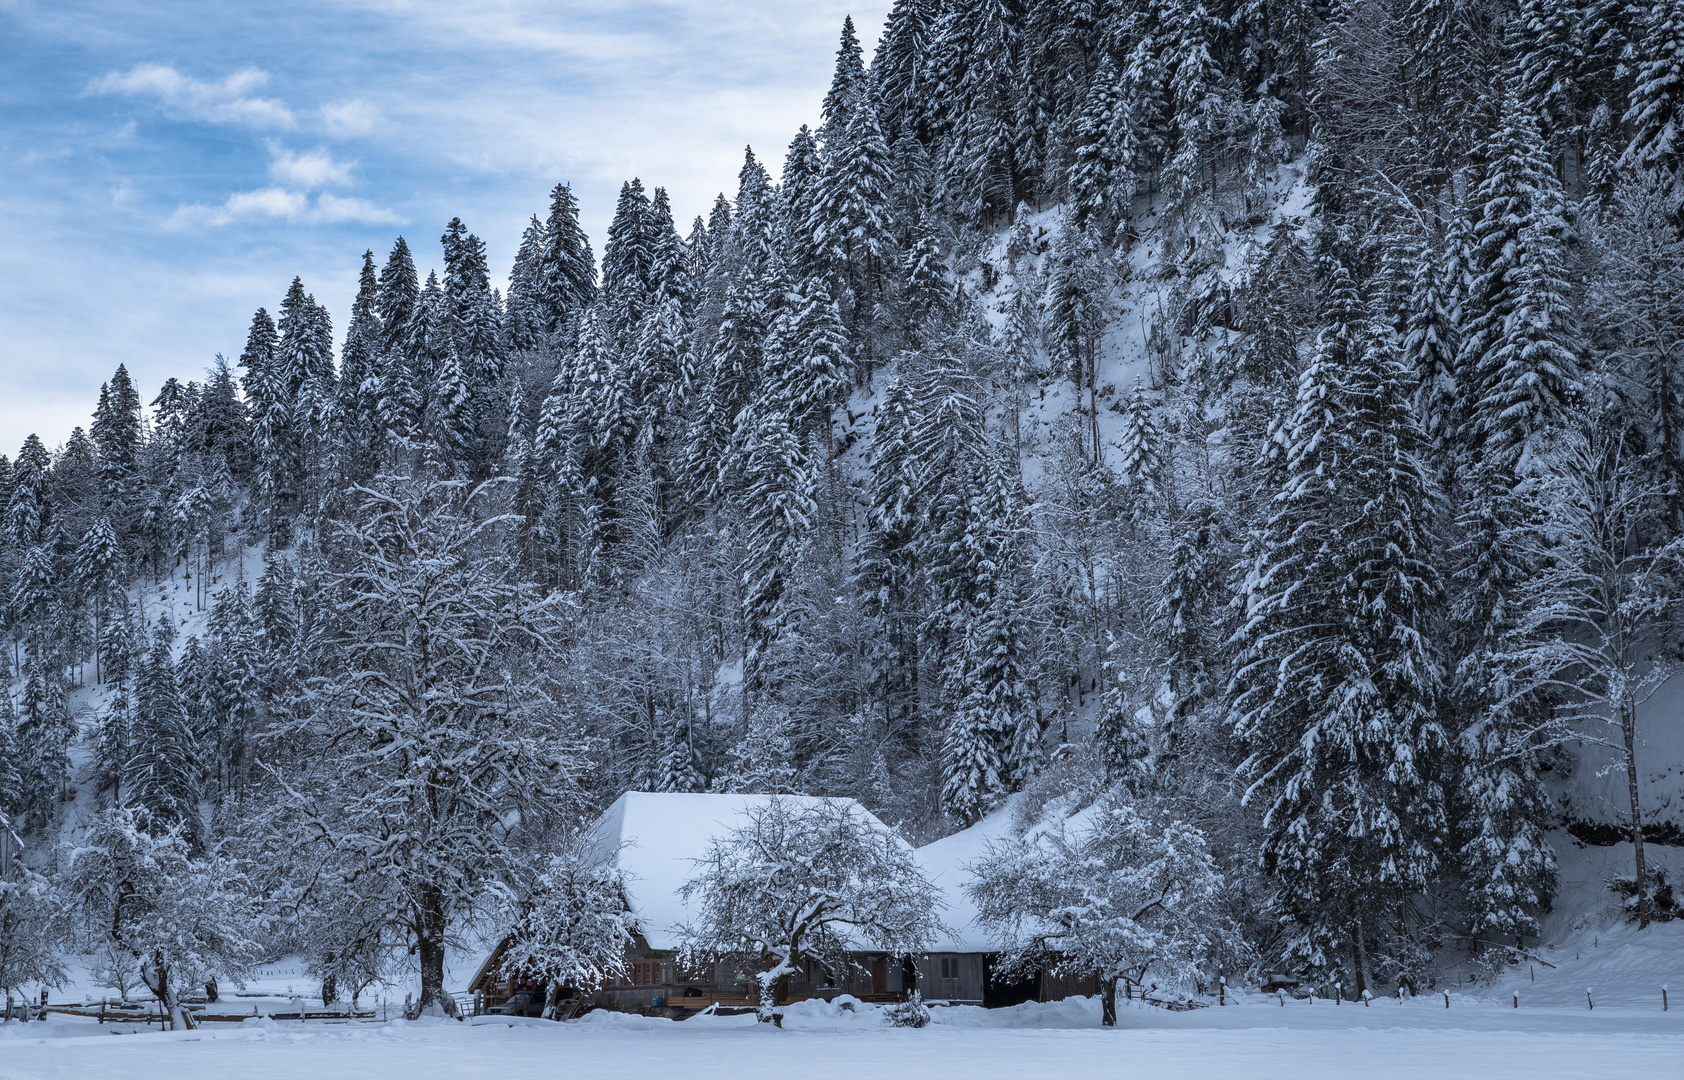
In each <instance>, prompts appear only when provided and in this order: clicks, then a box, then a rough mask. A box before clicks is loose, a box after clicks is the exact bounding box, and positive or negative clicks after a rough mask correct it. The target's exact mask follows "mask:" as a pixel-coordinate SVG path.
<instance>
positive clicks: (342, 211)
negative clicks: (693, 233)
mask: <svg viewBox="0 0 1684 1080" xmlns="http://www.w3.org/2000/svg"><path fill="white" fill-rule="evenodd" d="M888 3H889V0H874V2H873V3H872V4H870V5H869V6H864V7H862V6H861V5H859V4H857V3H837V2H832V0H792V2H786V3H778V2H775V0H747V2H739V3H730V4H710V3H705V2H695V3H684V2H670V3H658V2H599V3H577V2H572V0H553V2H549V3H538V2H526V0H453V2H432V0H410V2H405V0H363V2H349V0H339V2H332V3H318V2H313V0H293V2H291V3H285V4H281V3H270V2H267V0H261V2H248V0H224V2H221V3H199V2H175V0H128V2H125V3H113V2H101V0H44V2H35V0H0V57H3V58H4V61H3V62H0V213H3V215H4V216H3V220H4V222H5V223H6V225H5V228H6V236H5V240H4V242H0V452H4V453H7V454H8V455H15V453H16V448H17V447H18V446H19V445H20V444H21V443H22V441H23V439H24V438H25V436H27V435H28V434H29V433H30V432H38V433H39V434H40V435H41V437H42V438H43V439H44V440H46V442H47V443H48V444H49V445H57V444H58V443H61V442H62V441H63V440H64V439H65V437H66V436H68V435H69V433H70V430H71V428H72V427H74V426H75V425H77V424H83V425H86V424H87V422H88V414H89V413H90V412H91V410H92V408H93V405H94V401H95V398H96V395H97V393H98V390H99V384H100V383H101V382H102V381H103V380H105V379H106V378H108V377H109V375H110V373H111V371H113V370H114V369H115V368H116V366H117V364H118V363H119V362H122V363H126V364H127V365H128V366H129V370H130V372H131V373H132V374H134V376H135V377H136V380H137V382H138V383H139V385H140V389H141V392H142V394H144V395H146V397H145V400H146V401H148V402H150V400H151V398H152V396H153V395H154V394H156V392H157V388H158V387H159V386H160V385H161V384H162V382H163V381H164V379H166V378H168V377H170V376H172V375H173V376H176V377H178V378H200V377H201V376H202V372H203V369H204V368H205V366H206V365H208V364H209V363H210V362H211V360H212V358H213V357H214V356H215V354H216V353H218V352H221V353H223V354H224V355H226V356H228V357H229V358H230V360H232V359H233V358H234V357H236V356H238V354H239V351H240V348H241V346H242V345H243V343H244V339H245V331H246V327H247V325H248V324H249V322H250V319H251V314H252V312H253V311H254V310H255V309H256V308H257V307H259V306H260V305H261V306H266V307H268V308H269V309H270V310H271V311H273V310H274V309H275V306H276V305H277V304H278V303H279V302H280V299H281V296H282V294H283V293H284V292H285V290H286V286H287V284H288V282H290V281H291V280H292V277H293V275H294V274H298V275H302V276H303V278H304V283H305V285H306V286H307V287H308V288H309V289H310V290H311V291H312V292H313V293H314V294H315V295H316V297H317V299H318V300H320V301H322V302H323V303H324V304H326V305H327V307H328V310H329V311H331V312H332V314H333V316H334V327H335V334H336V336H339V337H342V336H343V330H344V321H345V317H346V315H347V313H348V311H349V309H350V301H351V296H352V293H353V291H354V288H355V281H356V273H357V270H358V267H359V266H360V265H361V255H362V252H363V250H364V249H365V248H373V249H374V251H375V253H376V255H377V257H380V258H381V259H383V258H384V254H385V252H386V251H387V250H388V249H389V248H390V246H391V243H392V240H393V238H394V237H395V236H397V235H399V234H400V233H401V234H402V235H403V236H405V237H406V238H407V239H408V241H409V243H410V247H411V248H412V249H414V250H415V252H416V254H417V260H418V261H419V262H420V263H421V264H422V273H423V275H424V274H425V272H426V268H427V267H428V266H437V265H438V262H439V254H438V252H439V246H438V237H439V234H440V233H441V232H442V231H443V227H444V224H445V222H447V221H448V220H449V219H450V218H451V217H452V216H453V215H460V216H461V218H462V220H463V221H464V222H465V223H466V224H467V226H468V228H469V229H471V230H472V231H474V232H475V233H477V234H478V235H479V236H481V237H482V238H483V239H484V240H485V241H486V245H487V248H488V254H489V257H490V260H491V265H492V267H493V271H494V273H495V274H496V275H499V276H503V275H506V274H507V272H508V267H509V263H510V261H511V260H512V259H513V257H514V252H515V248H516V247H517V245H518V244H519V241H520V233H521V230H522V228H524V225H525V222H526V219H527V218H528V216H529V215H531V214H532V213H534V212H538V213H542V212H543V210H544V209H545V206H546V204H547V193H548V191H549V188H550V187H551V186H552V185H553V184H555V183H556V182H557V181H567V182H569V183H571V184H572V185H573V190H574V192H575V194H577V195H578V196H579V199H580V202H581V204H582V212H583V217H584V224H585V228H586V229H587V230H588V231H589V232H590V233H591V236H592V239H593V242H594V243H595V245H596V249H597V253H598V255H599V256H600V254H601V247H602V239H603V236H604V234H605V232H606V229H607V225H608V218H609V215H610V214H611V213H612V211H613V206H614V199H615V196H616V194H617V193H618V191H619V186H620V183H621V181H622V180H625V179H627V178H629V177H631V176H634V175H635V176H640V177H642V178H643V181H644V184H645V186H647V187H651V188H653V187H655V186H657V185H659V186H665V187H666V188H667V189H668V191H669V193H670V194H671V196H672V201H673V210H674V213H675V216H677V217H678V218H679V231H680V232H681V233H683V232H686V231H688V222H689V221H690V219H691V218H693V217H694V216H695V215H696V214H698V213H704V212H705V211H706V210H707V207H708V206H709V205H710V204H711V202H712V200H713V196H714V194H715V193H716V192H718V191H721V190H724V191H726V192H727V193H728V194H730V193H734V191H735V187H736V172H737V169H738V167H739V166H740V164H741V162H742V152H743V147H744V146H745V145H747V144H752V145H753V146H754V148H755V151H756V153H757V154H758V155H759V156H760V157H761V159H762V160H766V161H767V162H768V165H769V167H771V168H772V169H773V172H774V174H775V173H776V170H777V166H778V163H781V161H782V160H783V153H784V148H785V147H786V146H787V144H788V142H789V139H790V137H791V136H792V135H793V134H794V133H795V130H796V128H798V127H799V126H800V125H801V124H803V123H808V124H813V123H816V122H817V118H818V110H819V101H820V98H821V97H822V96H823V93H824V90H825V87H826V86H827V85H828V83H829V79H830V72H831V68H832V64H833V61H834V55H835V51H836V44H837V38H838V34H839V33H840V29H841V25H842V19H843V16H844V15H847V14H850V13H851V14H852V15H853V16H854V20H855V22H856V24H857V25H858V26H859V29H860V34H861V37H862V39H863V41H864V44H865V46H866V50H867V55H868V56H869V54H870V49H871V47H872V45H873V43H874V42H875V40H876V37H877V34H878V31H879V29H880V27H881V26H882V21H883V17H884V15H885V13H886V11H887V8H888Z"/></svg>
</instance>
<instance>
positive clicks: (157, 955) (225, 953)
mask: <svg viewBox="0 0 1684 1080" xmlns="http://www.w3.org/2000/svg"><path fill="white" fill-rule="evenodd" d="M151 825H152V819H151V817H150V815H148V814H147V813H146V811H144V810H137V809H134V808H132V807H128V806H118V807H114V808H113V809H111V810H108V811H106V812H105V813H103V814H101V815H100V816H99V817H97V818H95V819H94V822H93V824H92V826H91V827H90V828H89V830H88V836H87V838H86V840H85V841H84V842H83V843H82V844H80V845H78V846H75V847H72V848H70V849H69V850H68V851H67V852H66V862H67V864H68V866H67V869H66V871H65V875H64V881H65V884H64V888H65V891H66V892H68V893H69V894H70V896H71V898H72V902H73V903H74V904H75V905H76V907H75V910H76V913H77V915H78V916H79V922H80V926H81V930H82V933H83V935H84V938H85V941H86V944H87V945H88V946H90V947H98V946H100V945H105V944H109V945H111V946H114V947H116V948H120V949H123V950H125V951H127V952H128V953H129V954H130V955H131V956H133V957H134V958H135V960H136V962H137V963H138V965H139V968H140V978H141V981H142V982H144V983H145V984H146V988H147V989H148V990H150V991H152V994H153V995H154V996H155V997H156V998H157V999H158V1001H159V1002H161V1003H162V1004H163V1007H164V1008H165V1010H166V1011H167V1012H168V1013H169V1017H170V1026H171V1027H173V1028H177V1029H179V1028H183V1027H189V1026H191V1023H190V1021H189V1020H188V1019H187V1013H186V1011H185V1010H183V1009H182V1007H181V1000H180V995H181V991H182V988H183V987H184V986H193V985H202V984H203V983H204V981H205V979H206V977H208V976H212V975H222V976H226V977H228V978H230V979H232V980H233V981H234V983H235V985H243V984H242V983H241V982H240V980H241V977H242V976H243V975H245V974H246V972H248V971H249V970H250V969H251V967H252V965H253V964H255V963H256V961H257V960H258V955H257V946H256V944H255V943H254V941H253V936H254V934H255V932H256V930H257V928H258V924H259V919H260V912H259V911H258V909H257V904H256V902H255V900H254V899H253V893H254V890H253V889H252V888H251V885H250V883H249V881H248V880H247V879H246V875H245V874H244V873H243V871H242V869H241V868H240V866H239V865H238V864H237V863H235V862H234V861H233V860H232V859H229V858H226V857H224V856H220V855H216V854H212V855H208V856H203V857H194V856H193V855H192V854H191V853H190V849H189V846H188V842H187V839H186V836H185V834H184V830H183V828H182V826H181V825H180V824H179V823H177V824H175V825H172V826H170V827H169V828H168V829H164V830H162V831H160V832H159V833H157V834H156V835H154V834H153V833H152V832H150V831H148V830H149V828H150V827H151Z"/></svg>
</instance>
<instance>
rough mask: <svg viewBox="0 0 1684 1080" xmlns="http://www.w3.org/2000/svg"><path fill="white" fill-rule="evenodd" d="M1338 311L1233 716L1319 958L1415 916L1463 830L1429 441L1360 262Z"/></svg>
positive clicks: (1321, 352)
mask: <svg viewBox="0 0 1684 1080" xmlns="http://www.w3.org/2000/svg"><path fill="white" fill-rule="evenodd" d="M1328 280H1329V281H1330V293H1331V295H1330V296H1329V298H1328V318H1327V325H1325V326H1324V328H1323V329H1322V332H1321V335H1320V338H1319V341H1318V345H1317V350H1316V355H1315V357H1314V358H1313V360H1312V361H1311V363H1310V364H1309V366H1308V367H1306V368H1305V370H1304V373H1303V375H1302V376H1301V377H1300V379H1299V383H1298V401H1297V405H1296V407H1295V408H1294V409H1293V411H1292V413H1291V414H1290V415H1289V416H1288V417H1287V418H1286V419H1285V421H1284V422H1283V423H1282V424H1280V425H1279V427H1278V429H1277V431H1276V434H1275V437H1274V444H1273V447H1272V450H1271V453H1272V454H1274V455H1278V457H1279V464H1278V466H1276V467H1277V468H1279V469H1280V475H1281V476H1282V481H1281V484H1280V487H1279V489H1278V490H1277V491H1276V493H1275V495H1274V498H1273V499H1272V501H1271V504H1270V506H1269V518H1268V520H1267V522H1266V523H1265V524H1264V525H1263V527H1262V528H1261V529H1259V530H1258V532H1257V533H1256V534H1255V535H1254V536H1253V537H1252V539H1251V540H1250V541H1249V543H1248V545H1247V557H1246V561H1245V563H1244V564H1242V565H1243V568H1244V578H1243V579H1242V581H1241V583H1240V590H1239V596H1238V598H1237V600H1236V603H1237V604H1238V605H1240V607H1241V616H1240V619H1241V621H1240V627H1239V629H1238V631H1237V632H1236V635H1235V644H1236V645H1237V646H1238V649H1239V654H1238V657H1237V659H1236V667H1235V672H1234V675H1233V678H1232V680H1231V682H1230V685H1229V688H1228V706H1229V715H1230V723H1231V724H1232V727H1233V731H1234V734H1235V735H1236V736H1237V737H1238V738H1239V740H1240V741H1241V742H1242V744H1243V745H1244V747H1245V749H1246V751H1247V753H1248V757H1247V758H1246V760H1245V762H1244V763H1243V765H1242V766H1241V774H1242V776H1243V778H1244V779H1245V780H1246V781H1247V782H1248V783H1249V785H1250V786H1249V788H1248V790H1247V793H1246V798H1247V800H1248V801H1249V800H1252V799H1260V800H1263V801H1264V802H1265V804H1266V806H1267V807H1268V809H1267V811H1266V813H1265V816H1264V827H1265V829H1266V831H1267V836H1266V839H1265V841H1264V847H1263V851H1262V857H1263V863H1264V866H1265V868H1266V869H1267V870H1268V871H1269V872H1270V873H1271V874H1272V875H1273V876H1274V877H1275V878H1276V880H1278V881H1279V882H1280V884H1281V887H1282V898H1283V903H1284V904H1285V905H1286V907H1287V911H1288V912H1289V913H1290V915H1291V916H1292V919H1293V923H1294V924H1295V929H1296V935H1295V937H1294V939H1293V940H1292V941H1291V943H1290V945H1289V950H1290V952H1291V953H1292V955H1293V956H1294V957H1296V958H1297V959H1298V960H1299V962H1301V963H1303V964H1306V965H1308V966H1310V967H1311V968H1313V969H1317V970H1323V971H1325V970H1327V969H1328V968H1331V967H1334V966H1335V965H1337V964H1339V963H1340V957H1339V955H1338V952H1339V951H1345V952H1346V953H1347V957H1348V960H1349V963H1350V965H1351V972H1352V975H1353V977H1354V981H1355V984H1356V986H1357V988H1358V990H1359V991H1360V990H1361V989H1363V988H1365V987H1367V986H1369V985H1371V981H1372V976H1371V972H1370V962H1369V948H1370V945H1371V944H1372V942H1374V941H1385V940H1386V939H1387V933H1388V930H1389V929H1391V928H1394V927H1396V928H1399V932H1402V931H1403V929H1404V928H1406V927H1407V926H1408V923H1409V910H1408V905H1409V901H1410V898H1411V897H1412V896H1413V895H1415V894H1416V893H1418V892H1419V891H1420V890H1421V889H1422V888H1423V887H1424V886H1425V885H1426V884H1427V882H1428V881H1429V880H1430V879H1431V877H1432V875H1433V874H1434V873H1435V872H1436V870H1437V868H1438V866H1439V864H1440V859H1441V854H1442V851H1441V849H1442V845H1443V841H1444V837H1445V811H1444V794H1443V791H1442V788H1441V786H1440V778H1439V776H1438V772H1439V763H1440V760H1441V759H1442V757H1443V754H1444V750H1445V742H1446V739H1445V734H1444V731H1443V729H1442V727H1441V726H1440V723H1439V719H1438V707H1439V699H1440V696H1441V693H1442V683H1443V669H1442V665H1441V662H1440V660H1439V658H1438V656H1437V655H1436V653H1435V651H1434V648H1433V644H1432V640H1431V638H1430V637H1429V634H1430V632H1431V629H1432V624H1433V621H1434V620H1435V619H1436V618H1437V609H1438V607H1439V605H1440V602H1441V598H1442V594H1443V587H1442V585H1441V583H1440V580H1439V576H1438V571H1437V568H1436V566H1435V563H1434V561H1433V555H1432V546H1431V543H1432V535H1431V531H1430V530H1431V508H1432V495H1431V490H1432V489H1431V485H1430V482H1429V481H1428V479H1427V477H1426V475H1425V472H1424V469H1423V466H1422V464H1421V461H1420V454H1421V452H1422V449H1423V439H1422V436H1421V432H1420V429H1419V427H1418V426H1417V425H1416V423H1415V419H1414V417H1413V415H1412V414H1411V412H1410V411H1409V407H1408V403H1407V400H1406V398H1405V396H1404V395H1405V393H1406V385H1407V384H1406V382H1405V379H1404V377H1403V374H1402V372H1401V371H1400V369H1399V367H1398V364H1397V360H1396V358H1395V355H1394V353H1393V350H1392V348H1391V346H1390V343H1389V342H1388V341H1387V340H1385V339H1384V338H1383V337H1377V336H1376V334H1375V333H1371V332H1370V330H1369V329H1368V328H1367V327H1365V325H1364V317H1363V309H1362V305H1361V301H1360V300H1359V298H1358V296H1357V293H1356V288H1355V286H1354V285H1353V284H1352V282H1351V279H1350V275H1349V273H1348V272H1347V271H1346V270H1345V268H1344V267H1343V266H1342V265H1335V266H1334V267H1332V268H1331V271H1330V273H1329V275H1328Z"/></svg>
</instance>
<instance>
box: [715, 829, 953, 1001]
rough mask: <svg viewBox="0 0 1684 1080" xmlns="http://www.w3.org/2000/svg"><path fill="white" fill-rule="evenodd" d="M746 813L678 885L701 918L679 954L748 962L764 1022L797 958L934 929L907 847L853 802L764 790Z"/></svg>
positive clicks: (911, 941) (836, 968)
mask: <svg viewBox="0 0 1684 1080" xmlns="http://www.w3.org/2000/svg"><path fill="white" fill-rule="evenodd" d="M743 814H744V816H745V817H746V818H747V819H748V820H747V822H746V823H745V824H743V825H742V826H740V827H738V828H736V829H733V830H731V831H730V832H729V833H727V834H725V835H724V836H722V837H718V838H716V839H715V840H714V841H713V843H712V844H711V845H710V847H709V849H708V852H707V855H706V856H705V857H703V858H702V859H700V860H698V864H699V865H698V867H697V872H696V876H695V877H693V878H692V879H691V880H690V882H689V883H688V884H686V885H685V886H684V890H683V891H684V897H685V899H686V900H687V901H690V902H693V903H695V904H696V906H697V909H698V916H697V918H696V921H695V923H694V924H692V925H691V926H689V927H687V928H686V935H685V942H684V947H683V959H684V961H685V962H686V963H689V964H691V965H693V966H700V965H701V964H705V963H710V962H719V963H726V964H734V965H737V966H738V967H739V969H740V970H744V971H745V972H747V971H752V972H753V973H754V980H755V983H756V985H757V987H758V988H759V995H760V1018H761V1019H762V1020H765V1021H770V1020H773V1019H775V1016H774V1010H773V1005H774V1003H775V1001H776V999H777V992H778V987H779V985H780V984H781V983H783V982H784V981H785V980H787V979H788V978H789V977H790V976H791V975H793V974H794V973H795V972H796V971H797V970H799V969H800V968H801V967H802V966H803V965H805V964H812V963H816V964H820V965H822V966H823V967H825V968H827V969H829V970H830V971H832V972H840V971H844V970H846V969H847V968H848V967H849V966H850V965H851V964H852V963H853V961H852V960H851V959H850V953H851V951H853V950H858V949H862V948H868V949H876V950H882V951H884V952H888V953H902V954H904V953H911V952H917V951H919V950H921V949H924V948H927V947H928V945H929V942H930V941H931V939H933V938H934V937H935V935H936V934H937V933H938V932H939V931H940V929H941V923H940V922H939V921H938V919H937V918H936V904H937V902H938V901H937V897H936V891H935V888H934V887H933V886H931V885H930V883H929V882H928V881H927V880H925V878H924V874H923V871H922V870H921V869H920V868H919V866H918V862H917V860H916V859H915V858H913V855H912V849H911V848H910V847H908V846H907V845H906V843H905V842H904V841H903V840H901V839H900V838H899V837H897V836H896V835H895V834H893V833H891V832H889V831H888V830H886V829H884V828H883V827H881V826H880V825H878V824H877V823H876V822H874V821H872V820H870V819H869V817H868V816H867V815H866V814H865V813H864V812H863V811H860V810H858V809H857V808H856V807H855V805H854V804H853V803H852V802H841V801H833V800H829V799H820V800H810V801H796V800H790V799H783V798H771V799H767V800H766V801H765V802H763V803H759V804H754V805H750V806H748V807H746V808H745V809H744V811H743Z"/></svg>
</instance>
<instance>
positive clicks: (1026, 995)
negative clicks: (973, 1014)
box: [982, 956, 1041, 1009]
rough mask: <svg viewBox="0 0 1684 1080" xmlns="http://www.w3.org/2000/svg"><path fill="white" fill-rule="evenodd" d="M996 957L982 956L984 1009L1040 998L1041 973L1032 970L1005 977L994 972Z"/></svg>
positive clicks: (1000, 1007)
mask: <svg viewBox="0 0 1684 1080" xmlns="http://www.w3.org/2000/svg"><path fill="white" fill-rule="evenodd" d="M995 961H996V958H995V957H992V956H985V957H983V958H982V1007H983V1008H985V1009H1004V1008H1006V1007H1007V1006H1008V1005H1022V1004H1023V1003H1024V1002H1025V1001H1039V1000H1040V999H1041V973H1040V972H1039V971H1032V972H1030V973H1029V974H1028V975H1022V976H1019V977H1017V978H1015V979H1014V978H1007V977H1004V976H1001V975H997V974H995V972H994V964H995Z"/></svg>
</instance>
